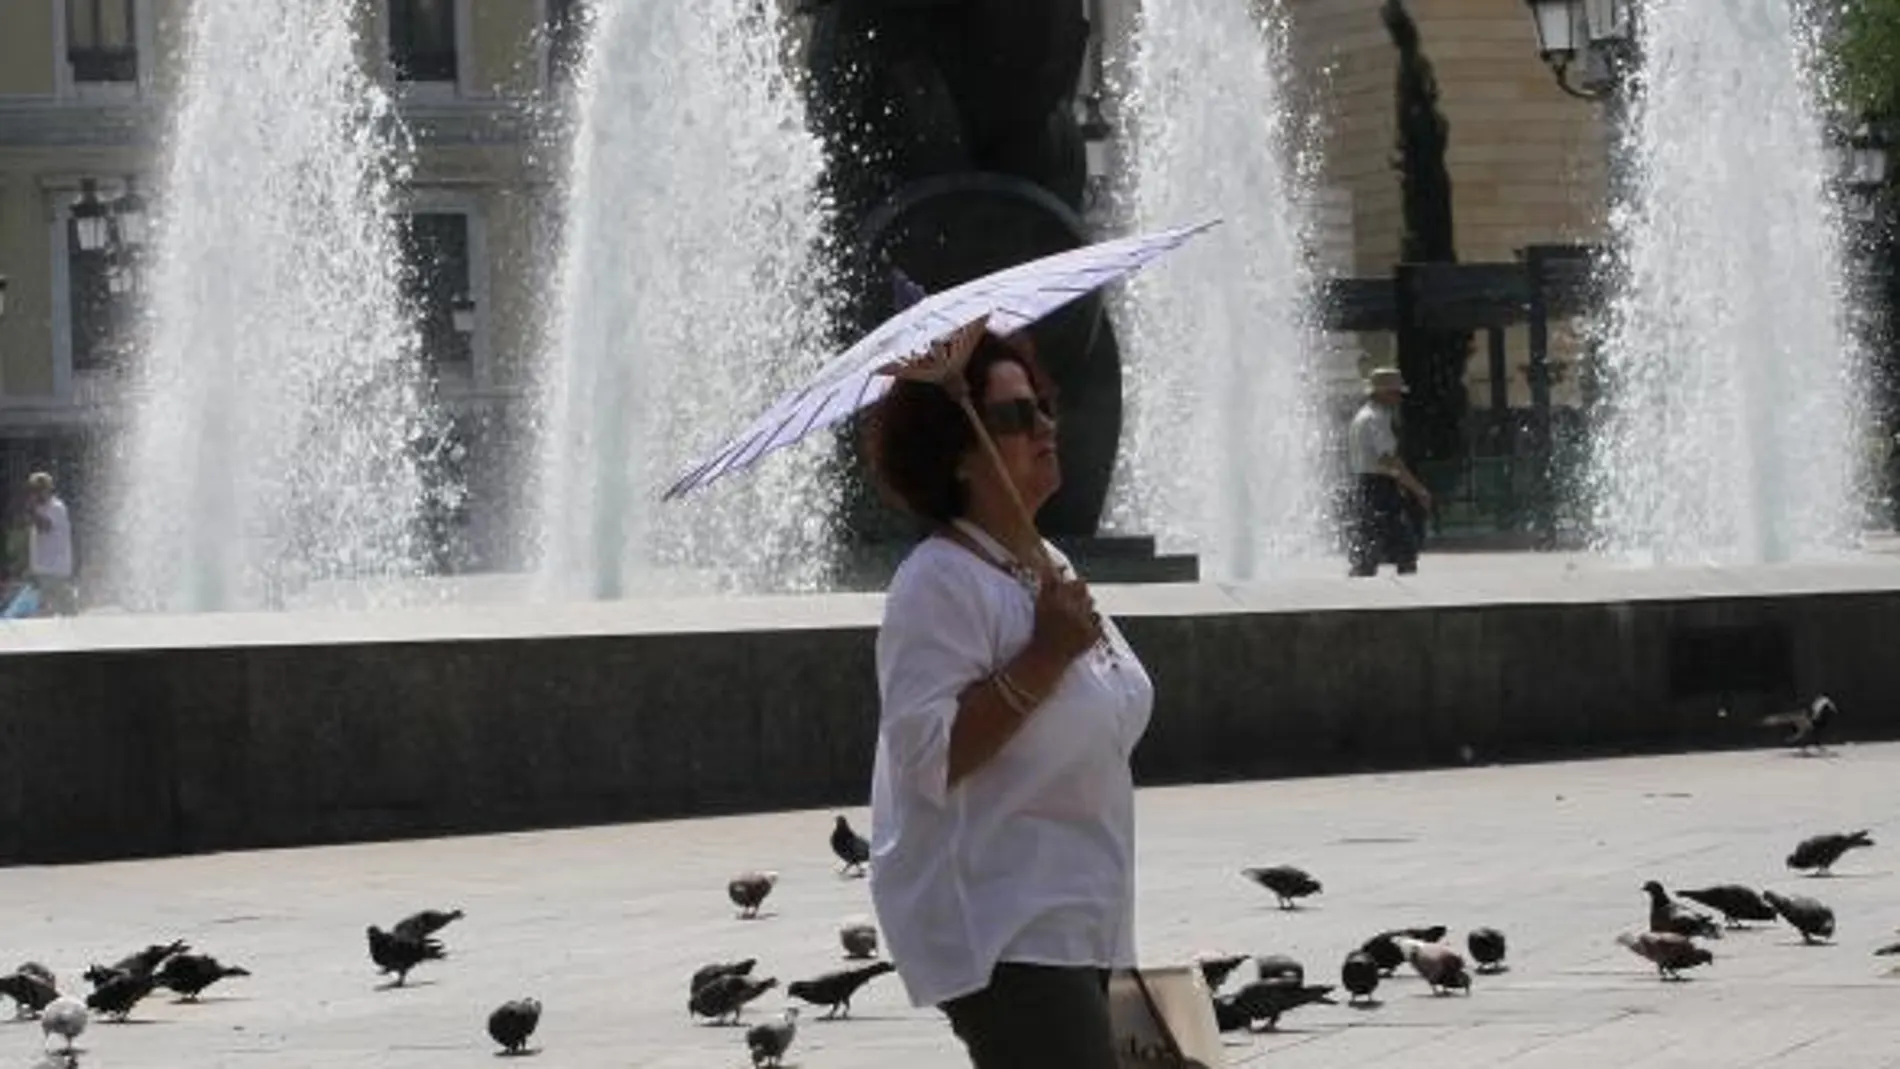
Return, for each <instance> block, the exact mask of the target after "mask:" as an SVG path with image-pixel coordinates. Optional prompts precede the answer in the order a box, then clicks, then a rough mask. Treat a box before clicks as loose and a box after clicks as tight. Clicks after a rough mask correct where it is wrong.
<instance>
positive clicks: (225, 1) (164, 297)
mask: <svg viewBox="0 0 1900 1069" xmlns="http://www.w3.org/2000/svg"><path fill="white" fill-rule="evenodd" d="M354 10H355V5H352V4H336V3H312V2H310V0H195V2H194V3H193V4H192V5H191V11H190V16H189V17H190V22H189V28H188V32H189V40H188V50H187V54H186V60H185V68H184V78H183V88H182V93H181V95H180V97H179V99H178V101H177V104H176V108H175V111H174V113H173V115H172V117H171V126H170V131H169V137H168V140H167V142H166V150H167V164H166V170H165V178H164V182H163V193H162V200H161V203H160V205H159V211H158V215H159V220H158V222H159V227H158V246H157V247H158V259H157V262H156V264H155V266H154V269H153V274H152V290H151V303H150V306H149V310H148V312H149V317H150V319H149V323H148V335H147V338H146V340H145V345H144V352H143V354H142V356H141V357H139V358H138V362H137V365H136V367H135V369H134V375H133V381H132V382H130V383H129V384H128V385H129V387H130V391H131V393H130V398H131V408H132V418H131V426H130V430H129V435H128V440H127V441H126V442H125V443H124V444H123V445H122V446H121V450H120V455H119V458H118V463H117V465H116V471H115V483H116V485H115V488H114V491H113V495H114V497H115V498H116V502H115V508H114V509H113V512H114V515H113V519H112V524H113V535H112V543H113V545H112V549H111V551H110V552H109V553H108V554H107V556H108V558H109V559H108V561H107V565H106V566H107V568H108V570H109V573H110V576H111V578H110V579H109V580H108V584H109V586H110V587H111V588H112V590H113V593H114V594H115V595H116V597H117V598H118V599H119V600H121V601H122V602H123V603H124V604H125V605H126V606H127V607H131V608H141V609H160V610H167V611H211V610H232V609H254V608H268V607H278V606H281V605H282V604H283V601H284V599H285V598H286V597H287V596H295V595H298V594H299V593H300V592H302V591H304V590H305V589H306V588H308V587H309V586H310V584H312V583H316V582H319V581H324V580H337V579H349V580H364V579H371V580H374V579H400V578H403V577H408V576H413V575H416V574H419V573H420V572H421V571H422V570H423V568H424V563H423V562H424V561H425V559H426V557H427V553H426V552H425V551H426V547H425V545H424V544H423V538H422V536H421V534H420V529H419V524H418V521H419V518H420V516H421V514H422V511H423V508H424V501H425V495H426V493H427V490H426V488H425V478H424V474H423V468H424V464H425V463H426V458H425V457H423V456H421V455H420V454H419V452H418V450H419V443H421V442H423V441H426V440H429V439H430V437H431V435H432V434H433V433H434V424H433V422H432V416H431V414H430V409H429V406H428V405H427V404H426V403H425V397H424V389H423V385H422V383H423V378H422V375H421V373H420V368H419V364H418V360H417V357H416V352H417V346H416V338H415V334H414V330H413V328H412V326H411V325H410V322H411V321H410V318H409V316H408V314H407V313H406V311H405V308H404V303H403V300H402V293H401V289H400V281H399V275H398V265H399V263H400V259H399V253H398V240H397V234H396V228H395V226H396V224H395V216H394V199H393V197H392V191H393V190H394V189H395V188H396V187H397V186H398V184H399V183H400V182H401V181H402V180H403V178H404V177H405V175H404V173H403V166H402V164H401V162H400V161H401V160H403V159H404V158H405V157H404V155H403V154H402V153H401V152H399V151H397V149H398V147H399V146H397V145H396V144H394V143H393V139H392V137H391V136H390V132H391V131H392V129H393V128H394V123H393V120H392V114H391V103H390V101H389V100H388V98H387V97H386V95H385V94H384V93H383V92H382V91H381V90H380V89H379V88H378V87H377V86H376V85H375V84H374V83H373V82H371V81H370V80H369V79H368V78H367V77H366V76H365V74H364V72H363V71H362V70H361V68H360V66H359V57H358V49H357V42H356V39H355V29H356V27H355V15H354ZM392 161H395V162H392Z"/></svg>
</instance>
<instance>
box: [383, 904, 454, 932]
mask: <svg viewBox="0 0 1900 1069" xmlns="http://www.w3.org/2000/svg"><path fill="white" fill-rule="evenodd" d="M462 916H463V914H462V911H461V910H459V909H450V910H441V909H425V910H422V911H421V912H419V913H411V914H410V915H409V916H407V917H404V918H403V919H401V920H399V921H397V922H396V927H394V928H392V929H390V931H391V932H393V933H394V934H396V935H399V936H402V937H403V938H405V939H426V938H428V937H429V936H432V935H434V934H435V933H437V932H439V931H441V930H442V929H444V928H447V927H448V926H449V925H451V924H453V923H455V922H456V921H459V920H461V919H462Z"/></svg>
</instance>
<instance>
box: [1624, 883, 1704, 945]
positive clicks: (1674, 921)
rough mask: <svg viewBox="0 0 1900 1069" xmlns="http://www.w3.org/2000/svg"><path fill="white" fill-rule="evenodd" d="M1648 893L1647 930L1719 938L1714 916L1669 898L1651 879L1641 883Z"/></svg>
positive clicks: (1659, 885) (1660, 885) (1667, 893)
mask: <svg viewBox="0 0 1900 1069" xmlns="http://www.w3.org/2000/svg"><path fill="white" fill-rule="evenodd" d="M1643 890H1644V891H1646V892H1648V894H1649V930H1650V931H1652V932H1674V933H1676V934H1677V935H1691V936H1695V935H1699V936H1702V937H1703V938H1706V939H1720V938H1721V937H1722V929H1721V927H1720V926H1719V925H1717V924H1716V923H1715V918H1713V917H1711V916H1709V915H1708V914H1706V913H1697V912H1696V911H1695V910H1693V909H1690V908H1688V907H1687V906H1684V905H1682V904H1681V903H1679V902H1675V901H1673V900H1671V899H1670V897H1669V892H1668V891H1665V890H1663V885H1662V884H1660V883H1657V882H1656V881H1655V880H1651V881H1649V882H1648V883H1645V884H1644V885H1643Z"/></svg>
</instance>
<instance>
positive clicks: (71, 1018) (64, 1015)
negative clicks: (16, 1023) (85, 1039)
mask: <svg viewBox="0 0 1900 1069" xmlns="http://www.w3.org/2000/svg"><path fill="white" fill-rule="evenodd" d="M91 1019H92V1014H90V1013H88V1012H86V1004H85V1003H83V1002H81V1001H79V1000H78V999H76V998H73V997H71V996H68V995H61V996H60V997H59V998H56V999H54V1000H53V1001H52V1002H50V1003H48V1004H47V1006H46V1008H45V1009H43V1010H41V1011H40V1032H41V1033H42V1034H43V1036H58V1037H59V1038H61V1039H63V1040H65V1041H66V1049H67V1050H71V1049H73V1040H75V1039H78V1038H79V1034H80V1033H81V1032H84V1031H85V1030H86V1022H87V1021H89V1020H91ZM42 1042H44V1039H42Z"/></svg>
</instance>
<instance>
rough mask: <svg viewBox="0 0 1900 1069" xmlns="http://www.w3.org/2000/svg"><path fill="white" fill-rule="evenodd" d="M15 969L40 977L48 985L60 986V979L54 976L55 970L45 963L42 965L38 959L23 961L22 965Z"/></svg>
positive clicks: (18, 971)
mask: <svg viewBox="0 0 1900 1069" xmlns="http://www.w3.org/2000/svg"><path fill="white" fill-rule="evenodd" d="M13 971H14V972H17V973H24V974H25V975H27V976H35V977H38V978H39V979H40V980H42V981H44V982H45V983H46V986H47V987H58V986H59V981H58V980H56V979H54V978H53V970H51V969H49V968H47V967H46V966H44V965H41V964H40V963H39V962H37V961H28V962H22V963H21V964H20V967H19V968H17V969H15V970H13Z"/></svg>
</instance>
